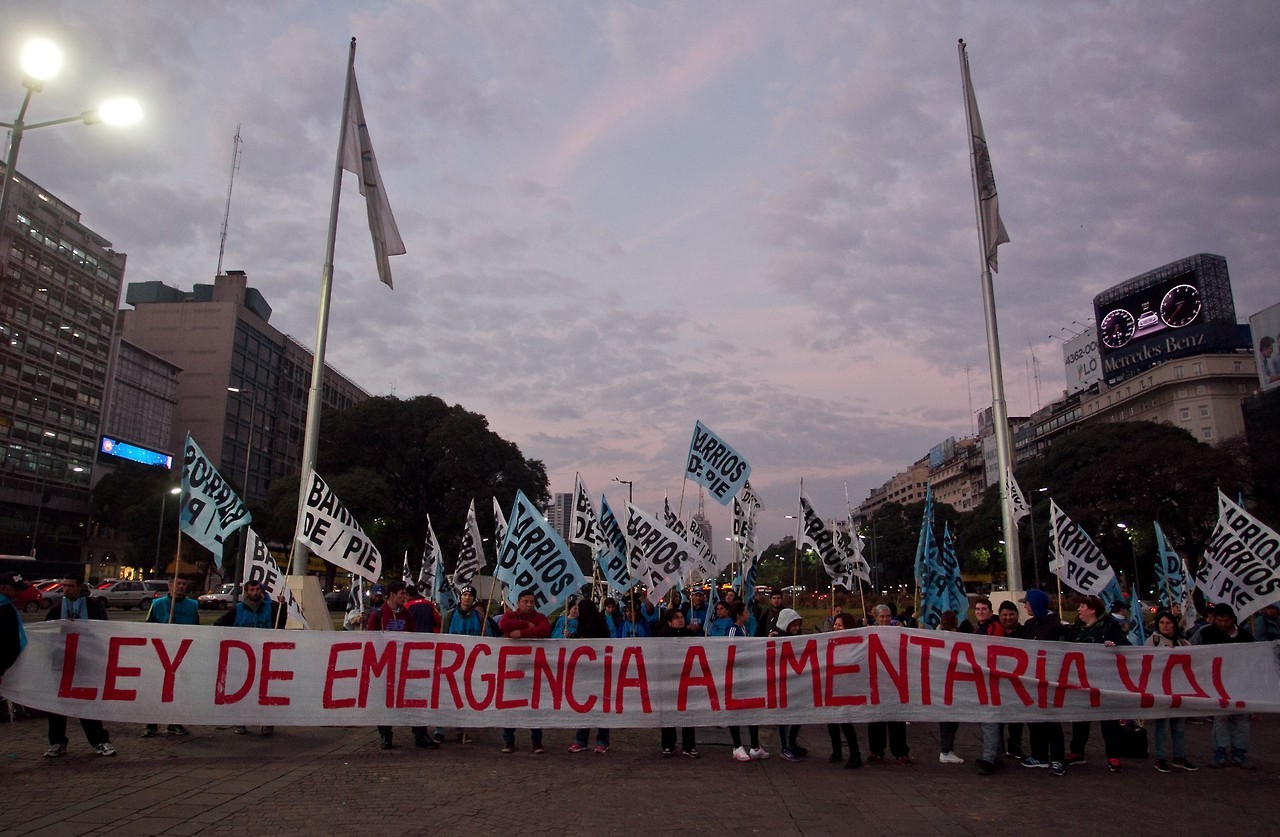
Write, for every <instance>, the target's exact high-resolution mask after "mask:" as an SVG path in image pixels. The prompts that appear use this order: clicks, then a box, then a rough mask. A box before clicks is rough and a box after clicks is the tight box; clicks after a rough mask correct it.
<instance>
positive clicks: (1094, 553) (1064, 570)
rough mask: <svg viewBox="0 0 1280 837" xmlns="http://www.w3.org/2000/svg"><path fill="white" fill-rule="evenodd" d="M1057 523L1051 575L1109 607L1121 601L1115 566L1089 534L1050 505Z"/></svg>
mask: <svg viewBox="0 0 1280 837" xmlns="http://www.w3.org/2000/svg"><path fill="white" fill-rule="evenodd" d="M1049 515H1050V519H1051V521H1052V523H1053V531H1052V535H1053V557H1052V558H1051V559H1050V560H1049V571H1050V572H1052V573H1053V574H1054V575H1056V576H1057V577H1058V578H1060V579H1062V583H1063V584H1065V585H1066V586H1068V587H1070V588H1071V589H1072V590H1075V591H1076V592H1079V593H1083V594H1084V595H1086V596H1098V597H1100V598H1101V599H1102V601H1103V602H1105V603H1106V604H1107V605H1110V604H1112V603H1113V602H1117V601H1121V600H1123V598H1124V593H1123V591H1122V590H1121V589H1120V582H1119V580H1118V579H1117V578H1116V571H1115V569H1114V568H1113V567H1112V566H1111V562H1110V561H1108V560H1107V558H1106V556H1105V555H1103V554H1102V550H1101V549H1099V548H1098V546H1097V544H1095V543H1094V542H1093V539H1092V538H1090V537H1089V533H1088V532H1086V531H1085V530H1084V528H1083V527H1081V526H1080V525H1079V524H1078V523H1076V522H1075V521H1073V520H1072V519H1071V518H1069V517H1067V515H1066V514H1065V513H1064V512H1063V511H1062V509H1060V508H1058V504H1057V503H1055V502H1054V501H1053V500H1050V501H1049Z"/></svg>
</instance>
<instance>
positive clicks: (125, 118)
mask: <svg viewBox="0 0 1280 837" xmlns="http://www.w3.org/2000/svg"><path fill="white" fill-rule="evenodd" d="M98 119H100V120H102V121H103V122H105V123H107V124H108V125H132V124H133V123H135V122H137V121H138V120H140V119H142V105H140V104H138V100H137V99H129V98H123V99H107V100H106V101H105V102H103V103H102V104H100V105H98Z"/></svg>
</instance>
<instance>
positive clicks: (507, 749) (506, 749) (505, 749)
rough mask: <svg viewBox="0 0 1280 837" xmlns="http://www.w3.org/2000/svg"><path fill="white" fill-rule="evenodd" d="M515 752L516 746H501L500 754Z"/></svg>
mask: <svg viewBox="0 0 1280 837" xmlns="http://www.w3.org/2000/svg"><path fill="white" fill-rule="evenodd" d="M515 751H516V745H514V744H503V745H502V752H504V753H514V752H515Z"/></svg>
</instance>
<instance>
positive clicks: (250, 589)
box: [213, 578, 288, 736]
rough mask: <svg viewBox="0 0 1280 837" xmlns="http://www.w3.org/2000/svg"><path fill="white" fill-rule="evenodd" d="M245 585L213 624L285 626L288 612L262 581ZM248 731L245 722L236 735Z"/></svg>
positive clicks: (270, 730) (267, 730)
mask: <svg viewBox="0 0 1280 837" xmlns="http://www.w3.org/2000/svg"><path fill="white" fill-rule="evenodd" d="M243 587H244V592H242V593H241V594H240V601H238V602H236V606H235V607H233V608H228V609H227V611H226V612H225V613H223V614H222V615H221V616H219V617H218V618H217V619H216V620H214V623H213V624H214V625H217V626H218V627H222V628H283V627H284V623H285V620H286V619H287V618H288V613H287V611H286V610H285V608H283V607H281V606H280V603H279V602H273V601H272V600H271V597H270V596H269V595H267V591H266V590H263V589H262V582H261V581H259V580H257V579H253V578H250V579H247V580H246V581H245V582H244V585H243ZM275 731H276V728H275V727H274V726H272V725H271V724H264V725H263V727H262V734H263V735H264V736H269V735H274V734H275ZM248 732H249V728H248V727H246V726H244V725H243V724H237V725H236V727H235V733H236V735H245V734H247V733H248Z"/></svg>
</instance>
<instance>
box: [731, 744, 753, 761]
mask: <svg viewBox="0 0 1280 837" xmlns="http://www.w3.org/2000/svg"><path fill="white" fill-rule="evenodd" d="M733 760H734V761H751V756H749V755H748V754H747V750H746V748H745V747H734V748H733Z"/></svg>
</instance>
